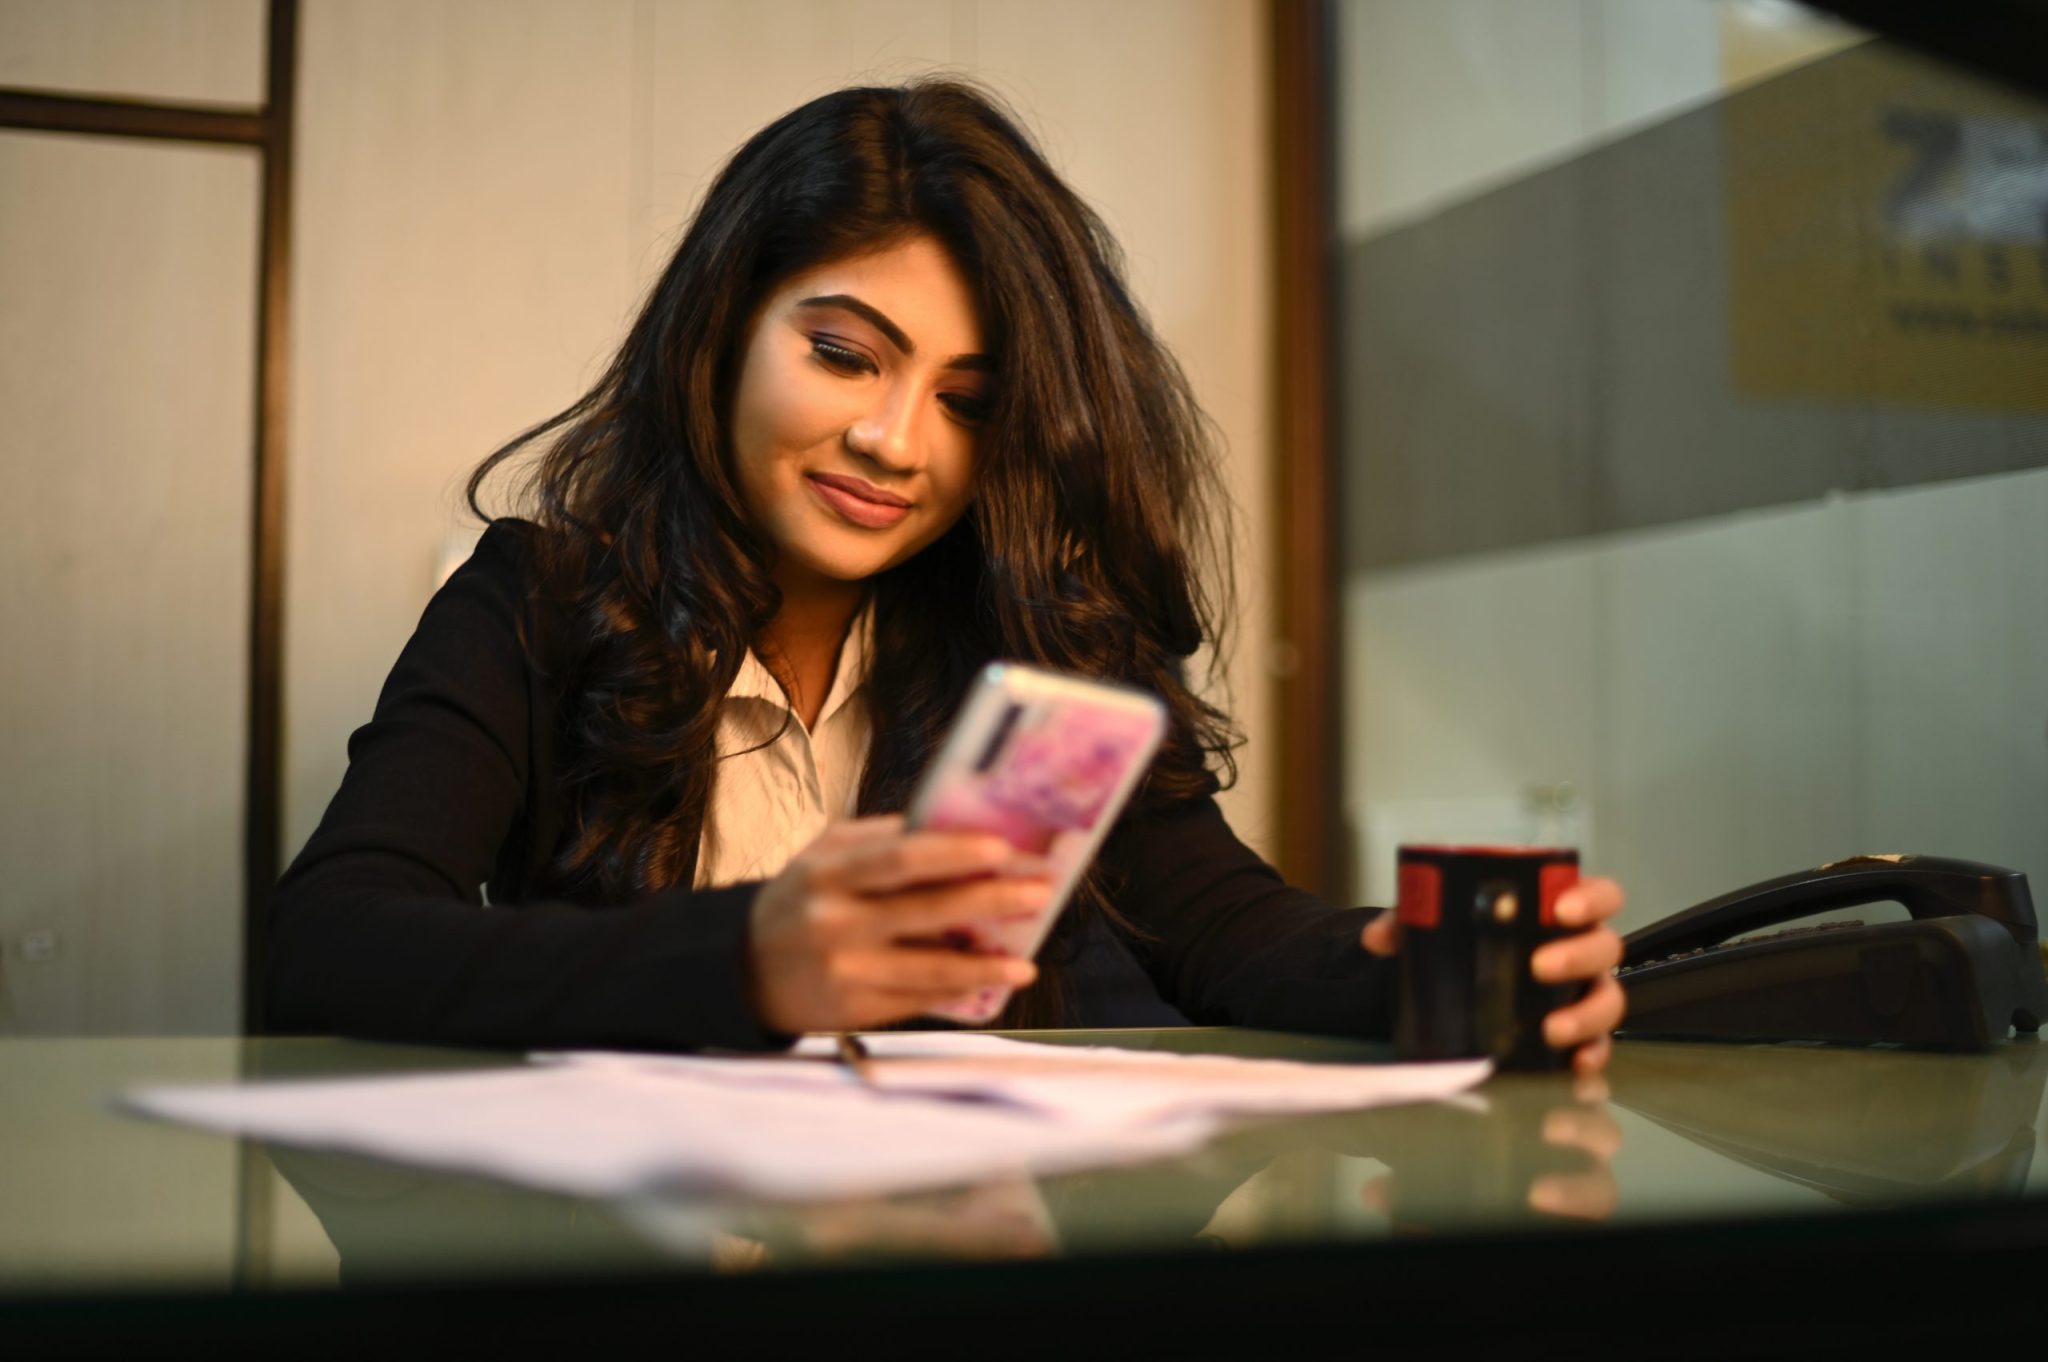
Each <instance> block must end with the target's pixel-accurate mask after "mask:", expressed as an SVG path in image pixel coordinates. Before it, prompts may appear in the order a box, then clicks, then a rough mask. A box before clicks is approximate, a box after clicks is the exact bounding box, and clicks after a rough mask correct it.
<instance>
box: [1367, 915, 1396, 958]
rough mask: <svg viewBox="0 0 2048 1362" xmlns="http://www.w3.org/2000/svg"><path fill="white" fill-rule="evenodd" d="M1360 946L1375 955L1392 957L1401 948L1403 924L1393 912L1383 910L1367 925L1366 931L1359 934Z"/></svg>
mask: <svg viewBox="0 0 2048 1362" xmlns="http://www.w3.org/2000/svg"><path fill="white" fill-rule="evenodd" d="M1358 944H1359V945H1361V946H1363V947H1365V948H1366V949H1367V950H1369V951H1371V952H1372V953H1373V954H1374V955H1392V954H1394V952H1396V951H1398V950H1399V949H1400V948H1401V924H1400V922H1399V921H1397V920H1396V919H1395V917H1394V915H1393V913H1392V912H1390V911H1386V910H1382V911H1381V912H1380V913H1379V915H1378V916H1376V917H1374V918H1373V920H1372V921H1370V922H1368V923H1366V924H1365V930H1364V931H1362V932H1360V933H1359V934H1358Z"/></svg>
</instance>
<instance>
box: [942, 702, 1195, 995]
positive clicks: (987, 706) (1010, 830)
mask: <svg viewBox="0 0 2048 1362" xmlns="http://www.w3.org/2000/svg"><path fill="white" fill-rule="evenodd" d="M1003 670H1004V672H1005V674H1006V677H1005V679H1004V680H1003V681H999V682H995V683H992V685H993V687H994V689H995V690H996V693H995V694H993V695H987V696H983V697H979V699H980V703H970V704H969V706H968V709H967V711H966V714H965V715H964V716H963V724H962V728H963V733H962V734H961V735H960V740H956V741H955V742H953V743H949V744H948V749H947V751H946V752H945V754H944V755H943V756H942V757H941V759H940V762H939V764H938V766H937V767H936V768H935V769H934V771H933V772H932V776H931V783H930V785H929V787H928V788H926V789H925V790H923V791H921V792H920V796H919V798H918V799H917V800H915V801H914V802H913V806H912V807H913V809H914V811H915V812H914V814H913V820H912V821H913V822H914V823H915V824H916V825H917V826H918V827H922V828H933V829H947V830H957V831H972V832H992V833H995V834H996V835H997V836H1000V837H1002V838H1003V839H1004V840H1005V841H1007V842H1009V843H1010V845H1011V846H1014V847H1016V848H1017V849H1018V850H1019V851H1021V852H1025V853H1027V854H1030V855H1035V856H1041V857H1043V858H1044V859H1045V861H1046V863H1047V867H1048V875H1049V878H1050V880H1051V882H1052V887H1053V903H1052V906H1051V908H1050V909H1049V910H1048V911H1047V913H1046V914H1045V916H1044V917H1043V918H1041V919H1039V920H1037V921H1034V922H1029V923H1015V924H1000V925H998V924H990V923H982V924H973V925H970V926H967V927H965V928H963V930H962V931H960V932H958V933H948V934H947V937H946V940H947V941H948V943H949V944H953V945H957V946H959V947H960V948H962V949H968V950H999V951H1003V952H1005V953H1008V954H1015V955H1028V954H1030V953H1032V952H1034V951H1036V950H1037V948H1038V946H1039V944H1040V943H1041V942H1042V941H1043V940H1044V937H1045V934H1046V932H1047V931H1048V930H1049V929H1050V927H1051V924H1052V920H1053V919H1054V918H1055V917H1057V916H1058V914H1059V912H1060V910H1061V908H1063V907H1064V905H1065V902H1066V899H1067V897H1068V896H1069V895H1070V894H1071V893H1072V891H1073V887H1074V885H1075V883H1076V882H1077V881H1078V880H1079V879H1080V878H1081V875H1082V872H1084V871H1085V870H1086V869H1087V868H1088V861H1089V858H1090V857H1091V856H1093V855H1094V853H1095V849H1096V847H1097V846H1098V845H1100V843H1101V841H1102V837H1103V835H1104V834H1105V833H1106V832H1107V831H1108V825H1109V824H1111V823H1113V822H1114V821H1115V820H1116V817H1117V815H1118V814H1119V813H1120V812H1121V811H1122V808H1123V803H1124V801H1125V799H1127V798H1128V797H1129V794H1130V790H1131V788H1132V787H1133V786H1134V785H1135V784H1136V783H1137V780H1138V777H1139V776H1140V775H1141V774H1142V772H1143V769H1144V766H1145V764H1146V763H1147V762H1148V761H1149V760H1150V759H1151V756H1152V752H1153V749H1154V748H1155V747H1156V746H1157V745H1158V742H1159V738H1160V734H1161V732H1162V730H1163V728H1164V722H1165V714H1164V710H1163V709H1162V708H1161V707H1160V706H1159V704H1158V702H1157V701H1155V700H1152V699H1150V698H1149V697H1143V698H1137V699H1135V702H1134V697H1133V695H1132V693H1130V692H1126V691H1118V690H1113V689H1110V688H1104V687H1094V686H1091V685H1089V684H1088V683H1077V682H1073V681H1070V680H1068V679H1066V678H1058V679H1056V684H1054V685H1051V686H1045V685H1040V684H1036V683H1035V682H1034V680H1033V678H1032V677H1031V676H1028V675H1026V674H1025V673H1026V669H1024V668H1018V667H1015V666H1010V667H1006V668H1004V669H1003ZM1047 679H1052V678H1047ZM966 739H971V744H969V745H967V746H965V747H964V749H963V747H962V746H961V741H964V740H966ZM1006 996H1007V995H1005V994H1000V993H988V994H984V995H981V996H977V997H976V998H974V999H963V1000H961V1002H960V1004H959V1005H958V1006H956V1007H948V1008H941V1009H938V1011H937V1015H939V1016H943V1017H948V1018H951V1019H953V1020H955V1021H985V1020H987V1019H988V1018H989V1017H991V1016H993V1015H994V1014H995V1012H996V1011H998V1010H999V1009H1000V1007H1001V1005H1002V1002H1003V1000H1004V997H1006Z"/></svg>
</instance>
